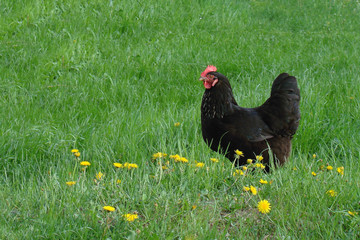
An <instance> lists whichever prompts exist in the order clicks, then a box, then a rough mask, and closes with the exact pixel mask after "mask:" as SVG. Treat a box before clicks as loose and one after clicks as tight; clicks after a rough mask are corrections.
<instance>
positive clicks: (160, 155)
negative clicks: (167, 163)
mask: <svg viewBox="0 0 360 240" xmlns="http://www.w3.org/2000/svg"><path fill="white" fill-rule="evenodd" d="M166 156H167V154H166V153H162V152H157V153H154V154H153V155H152V158H153V159H157V158H164V157H166Z"/></svg>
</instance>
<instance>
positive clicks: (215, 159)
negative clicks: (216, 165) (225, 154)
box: [210, 158, 219, 162]
mask: <svg viewBox="0 0 360 240" xmlns="http://www.w3.org/2000/svg"><path fill="white" fill-rule="evenodd" d="M210 161H212V162H219V159H217V158H210Z"/></svg>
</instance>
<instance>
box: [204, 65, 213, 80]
mask: <svg viewBox="0 0 360 240" xmlns="http://www.w3.org/2000/svg"><path fill="white" fill-rule="evenodd" d="M209 72H216V67H215V66H213V65H209V66H207V68H206V69H205V71H203V72H202V73H201V76H202V77H206V75H207V74H208V73H209Z"/></svg>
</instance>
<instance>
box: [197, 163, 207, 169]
mask: <svg viewBox="0 0 360 240" xmlns="http://www.w3.org/2000/svg"><path fill="white" fill-rule="evenodd" d="M204 166H205V163H202V162H198V163H196V165H195V167H198V168H202V167H204Z"/></svg>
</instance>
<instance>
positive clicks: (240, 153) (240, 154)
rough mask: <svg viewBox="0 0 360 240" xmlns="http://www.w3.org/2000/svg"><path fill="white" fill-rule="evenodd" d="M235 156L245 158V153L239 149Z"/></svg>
mask: <svg viewBox="0 0 360 240" xmlns="http://www.w3.org/2000/svg"><path fill="white" fill-rule="evenodd" d="M235 154H236V155H237V156H240V157H243V156H244V153H243V152H242V151H240V150H239V149H236V150H235Z"/></svg>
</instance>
